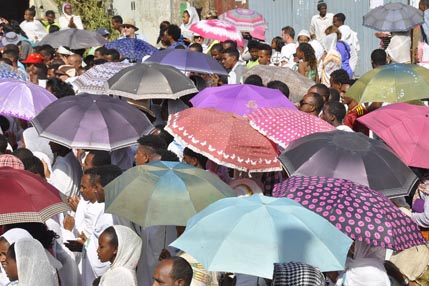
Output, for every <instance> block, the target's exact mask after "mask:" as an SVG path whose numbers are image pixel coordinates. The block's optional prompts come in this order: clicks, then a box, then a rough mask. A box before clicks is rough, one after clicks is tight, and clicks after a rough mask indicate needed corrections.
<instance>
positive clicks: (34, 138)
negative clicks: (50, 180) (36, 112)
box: [22, 127, 54, 165]
mask: <svg viewBox="0 0 429 286" xmlns="http://www.w3.org/2000/svg"><path fill="white" fill-rule="evenodd" d="M22 147H24V148H27V149H28V150H30V151H31V152H33V154H34V153H35V152H41V153H43V154H45V155H46V156H47V157H48V159H49V162H46V161H45V162H46V163H49V165H50V163H51V162H53V161H54V154H52V150H51V147H49V140H48V139H46V138H42V137H40V136H39V134H37V131H36V128H34V127H29V128H27V129H25V130H24V132H22ZM35 156H36V157H39V156H37V155H35ZM39 159H40V160H42V159H45V158H39Z"/></svg>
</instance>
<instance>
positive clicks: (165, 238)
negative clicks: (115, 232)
mask: <svg viewBox="0 0 429 286" xmlns="http://www.w3.org/2000/svg"><path fill="white" fill-rule="evenodd" d="M166 244H167V226H166V225H165V226H164V249H165V245H166Z"/></svg>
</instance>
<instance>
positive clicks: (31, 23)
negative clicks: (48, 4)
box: [19, 6, 47, 44]
mask: <svg viewBox="0 0 429 286" xmlns="http://www.w3.org/2000/svg"><path fill="white" fill-rule="evenodd" d="M35 16H36V10H35V8H34V6H32V7H31V8H27V9H25V12H24V21H22V22H21V24H20V25H19V27H21V29H22V30H23V31H24V32H25V34H26V35H27V37H28V39H29V40H30V41H31V42H32V43H33V44H37V43H38V42H39V41H40V40H42V39H43V37H44V36H46V34H47V33H46V30H45V27H44V26H43V25H42V23H40V22H39V21H37V20H34V17H35Z"/></svg>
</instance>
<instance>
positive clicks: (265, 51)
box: [258, 44, 273, 65]
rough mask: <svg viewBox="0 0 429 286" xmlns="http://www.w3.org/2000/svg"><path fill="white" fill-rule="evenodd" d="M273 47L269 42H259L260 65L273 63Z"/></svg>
mask: <svg viewBox="0 0 429 286" xmlns="http://www.w3.org/2000/svg"><path fill="white" fill-rule="evenodd" d="M272 54H273V49H272V48H271V46H270V45H268V44H259V50H258V62H259V64H260V65H271V55H272Z"/></svg>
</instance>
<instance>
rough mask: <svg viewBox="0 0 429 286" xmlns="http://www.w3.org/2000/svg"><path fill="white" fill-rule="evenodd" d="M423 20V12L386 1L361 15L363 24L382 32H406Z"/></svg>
mask: <svg viewBox="0 0 429 286" xmlns="http://www.w3.org/2000/svg"><path fill="white" fill-rule="evenodd" d="M423 22H424V19H423V12H422V11H420V10H419V9H416V8H414V7H413V6H410V5H406V4H402V3H388V4H385V5H382V6H379V7H377V8H374V9H372V10H371V11H369V12H368V13H367V14H366V15H364V16H363V25H364V26H366V27H368V28H371V29H374V30H377V31H383V32H408V31H409V30H411V29H412V28H414V27H415V26H417V25H420V24H422V23H423Z"/></svg>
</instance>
